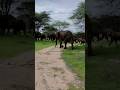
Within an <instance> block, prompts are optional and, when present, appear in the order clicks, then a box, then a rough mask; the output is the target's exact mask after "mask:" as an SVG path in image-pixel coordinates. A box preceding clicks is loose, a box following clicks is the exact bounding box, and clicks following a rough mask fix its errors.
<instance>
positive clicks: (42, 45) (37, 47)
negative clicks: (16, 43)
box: [35, 40, 55, 50]
mask: <svg viewBox="0 0 120 90" xmlns="http://www.w3.org/2000/svg"><path fill="white" fill-rule="evenodd" d="M52 45H55V41H45V40H43V41H36V42H35V50H41V49H43V48H46V47H49V46H52Z"/></svg>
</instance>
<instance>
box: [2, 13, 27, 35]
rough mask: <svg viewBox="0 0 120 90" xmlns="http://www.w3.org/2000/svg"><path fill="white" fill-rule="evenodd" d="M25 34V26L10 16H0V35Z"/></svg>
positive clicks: (21, 21)
mask: <svg viewBox="0 0 120 90" xmlns="http://www.w3.org/2000/svg"><path fill="white" fill-rule="evenodd" d="M20 33H23V34H24V35H25V34H26V24H25V22H24V21H23V20H20V19H18V18H16V17H14V16H12V15H0V34H1V35H5V34H14V35H16V34H20Z"/></svg>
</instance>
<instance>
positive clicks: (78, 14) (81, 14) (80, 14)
mask: <svg viewBox="0 0 120 90" xmlns="http://www.w3.org/2000/svg"><path fill="white" fill-rule="evenodd" d="M70 19H73V20H75V23H76V24H79V23H80V22H83V21H84V19H85V2H81V3H80V4H79V6H78V8H77V9H76V10H75V11H74V13H73V15H72V16H71V17H70Z"/></svg>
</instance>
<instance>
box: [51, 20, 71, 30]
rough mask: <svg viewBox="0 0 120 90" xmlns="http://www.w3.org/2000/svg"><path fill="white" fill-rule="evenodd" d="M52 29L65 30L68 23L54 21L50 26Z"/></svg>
mask: <svg viewBox="0 0 120 90" xmlns="http://www.w3.org/2000/svg"><path fill="white" fill-rule="evenodd" d="M52 25H53V26H54V27H56V28H57V29H58V30H63V29H65V28H67V27H68V26H69V25H70V24H69V23H68V22H65V21H63V22H62V21H55V22H54V23H53V24H52Z"/></svg>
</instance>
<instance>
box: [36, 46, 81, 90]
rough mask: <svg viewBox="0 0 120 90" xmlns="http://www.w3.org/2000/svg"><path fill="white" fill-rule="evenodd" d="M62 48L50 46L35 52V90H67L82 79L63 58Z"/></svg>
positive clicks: (78, 83)
mask: <svg viewBox="0 0 120 90" xmlns="http://www.w3.org/2000/svg"><path fill="white" fill-rule="evenodd" d="M61 53H62V49H59V48H55V47H49V48H46V49H43V50H40V51H37V52H36V54H35V88H36V89H35V90H67V89H68V88H69V85H70V84H73V85H76V86H78V85H80V81H79V80H77V77H76V75H75V74H74V73H72V72H71V71H70V70H69V69H68V67H67V66H66V65H65V63H64V61H63V60H62V58H61Z"/></svg>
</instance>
